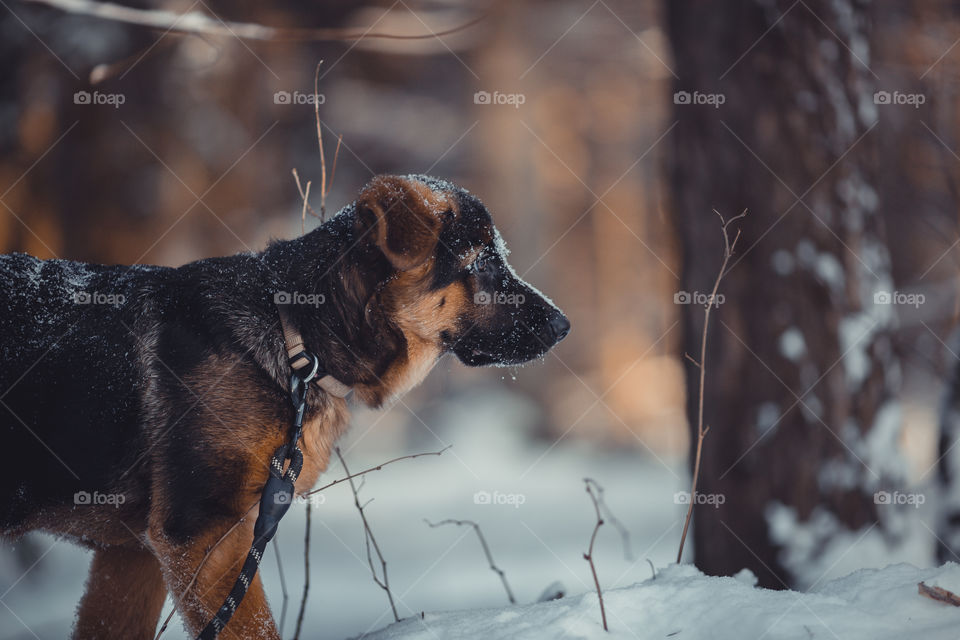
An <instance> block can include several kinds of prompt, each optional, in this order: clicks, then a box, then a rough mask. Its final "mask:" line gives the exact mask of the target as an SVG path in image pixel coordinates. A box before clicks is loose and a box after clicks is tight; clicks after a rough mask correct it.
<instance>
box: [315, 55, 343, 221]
mask: <svg viewBox="0 0 960 640" xmlns="http://www.w3.org/2000/svg"><path fill="white" fill-rule="evenodd" d="M321 65H323V60H321V61H320V62H318V63H317V68H316V69H315V70H314V72H313V115H314V118H315V119H316V121H317V144H318V145H319V146H320V220H323V219H324V218H326V217H327V194H328V193H330V189H331V187H333V178H334V175H335V174H336V172H337V158H338V157H339V156H340V143H341V142H343V136H342V135H341V136H339V137H338V138H337V148H336V150H335V151H334V152H333V171H331V173H330V182H329V184H328V183H327V158H326V155H325V154H324V151H323V127H322V125H321V124H320V98H319V96H320V67H321Z"/></svg>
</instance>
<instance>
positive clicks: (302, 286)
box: [0, 176, 569, 619]
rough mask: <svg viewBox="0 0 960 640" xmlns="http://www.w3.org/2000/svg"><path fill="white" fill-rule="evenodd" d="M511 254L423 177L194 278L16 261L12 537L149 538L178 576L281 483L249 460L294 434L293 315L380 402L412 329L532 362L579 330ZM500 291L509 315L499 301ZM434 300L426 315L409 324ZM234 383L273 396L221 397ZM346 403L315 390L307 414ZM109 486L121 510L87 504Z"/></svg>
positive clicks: (10, 269) (392, 184)
mask: <svg viewBox="0 0 960 640" xmlns="http://www.w3.org/2000/svg"><path fill="white" fill-rule="evenodd" d="M505 258H506V251H505V248H504V247H503V243H502V241H501V240H500V238H499V234H498V233H497V232H496V229H495V228H494V227H493V223H492V219H491V217H490V214H489V213H488V212H487V210H486V208H485V207H484V206H483V204H482V203H481V202H480V200H479V199H477V198H476V197H475V196H473V195H471V194H470V193H468V192H467V191H465V190H463V189H461V188H459V187H456V186H455V185H452V184H450V183H447V182H444V181H441V180H436V179H433V178H429V177H425V176H407V177H403V178H396V177H381V178H377V179H375V180H374V181H373V183H371V185H369V186H368V187H367V188H366V189H365V190H364V191H363V192H361V194H360V198H359V199H358V201H357V202H356V203H354V204H351V205H349V206H347V207H345V208H344V209H343V210H342V211H341V212H340V213H339V214H338V215H336V216H335V217H333V218H332V219H330V220H329V221H327V222H326V223H325V224H323V225H322V226H321V227H320V228H318V229H316V230H315V231H312V232H311V233H308V234H306V235H304V236H302V237H299V238H296V239H294V240H288V241H279V242H274V243H273V244H271V245H270V246H269V247H268V248H267V249H266V250H265V251H263V252H260V253H244V254H238V255H233V256H228V257H222V258H210V259H205V260H200V261H198V262H194V263H191V264H187V265H185V266H182V267H179V268H164V267H146V266H133V267H131V266H119V265H118V266H102V265H90V264H81V263H76V262H70V261H65V260H39V259H36V258H33V257H31V256H28V255H24V254H13V255H4V256H0V353H2V366H0V429H2V430H3V434H4V447H3V448H2V451H0V527H2V530H3V531H4V533H5V534H7V535H14V536H15V535H19V534H22V533H23V532H25V531H29V530H32V529H45V530H48V531H52V532H54V533H57V534H60V535H67V536H70V537H72V538H74V539H76V540H78V541H80V542H82V543H84V544H88V545H92V546H95V547H104V546H109V545H114V544H128V543H127V542H125V539H126V538H134V540H135V541H136V543H138V544H142V545H144V546H145V547H146V548H148V549H150V550H151V551H152V553H154V554H155V555H157V557H158V558H160V559H161V564H163V558H162V557H161V556H162V554H161V553H160V552H158V548H159V544H158V538H163V540H164V541H165V544H169V545H173V546H176V545H180V544H190V543H191V541H192V540H195V539H199V537H202V535H203V534H204V532H205V531H208V530H210V529H211V527H212V524H211V523H213V522H225V521H227V520H229V519H230V518H235V517H236V516H237V514H238V498H237V495H238V493H239V492H240V489H239V488H240V487H246V486H247V485H249V484H251V483H253V484H256V482H259V480H255V479H256V478H257V477H259V476H257V475H256V474H258V473H260V472H261V471H263V469H262V467H260V468H258V465H262V464H263V462H262V460H260V458H259V457H258V456H257V455H251V454H249V453H248V452H247V451H245V447H246V448H249V446H253V447H254V448H255V449H257V450H258V451H259V450H260V449H261V448H260V447H259V441H261V440H262V441H263V442H265V443H268V444H269V447H265V448H262V449H263V450H265V451H266V450H269V448H270V447H272V446H274V445H275V443H276V442H277V439H278V438H282V436H283V429H284V428H285V425H287V424H288V423H289V419H290V411H291V410H290V408H289V402H288V400H287V395H286V389H287V386H288V376H289V365H288V364H287V359H286V353H285V348H284V341H283V335H282V332H281V329H280V325H279V318H278V313H277V309H276V305H275V302H277V301H278V300H282V299H283V296H287V295H288V294H291V293H296V294H299V295H301V296H302V295H310V296H313V298H312V299H311V300H312V301H314V302H315V301H317V300H322V304H320V303H318V304H316V305H315V306H314V305H311V304H290V305H288V307H287V308H288V310H289V314H290V317H291V319H292V320H293V324H294V325H295V326H296V327H297V328H298V329H299V331H300V332H301V333H302V335H303V338H304V341H305V344H306V345H307V347H308V348H309V349H310V350H311V351H313V352H314V353H316V354H317V355H318V356H319V359H320V361H321V363H322V366H323V368H324V369H325V370H326V372H328V373H330V374H332V375H333V376H335V377H336V378H337V379H339V380H340V381H341V382H343V383H345V384H347V385H349V386H351V387H352V388H354V389H355V395H357V396H358V397H359V400H360V401H362V402H365V403H367V404H369V405H373V406H377V405H379V404H381V403H382V402H384V401H385V400H386V399H388V398H389V397H391V396H392V395H394V394H395V393H398V392H402V391H403V390H404V389H403V388H400V387H405V386H406V383H403V384H401V383H399V382H398V383H397V384H394V383H393V382H390V383H389V384H388V383H387V382H385V380H387V379H390V380H393V379H398V380H399V379H400V378H401V377H403V376H406V375H407V374H406V373H397V370H396V367H397V366H398V365H397V363H398V362H401V361H405V359H410V360H411V361H412V360H415V359H416V357H414V356H411V349H412V346H411V340H413V339H414V338H413V336H412V335H411V334H410V331H409V327H410V326H424V327H426V326H427V325H428V324H429V327H430V328H429V330H428V329H424V330H423V331H424V335H426V334H427V333H430V332H433V331H434V330H435V333H436V335H435V336H432V335H431V336H430V337H429V340H431V341H434V342H436V345H435V346H436V353H437V355H439V354H442V353H445V352H453V353H454V354H456V356H457V357H458V358H459V359H460V360H461V361H462V362H464V363H466V364H468V365H474V366H476V365H490V364H518V363H522V362H525V361H528V360H530V359H533V358H536V357H538V356H541V355H542V354H543V353H545V352H546V351H547V349H549V348H550V347H551V346H553V345H554V344H555V343H556V342H558V341H559V340H560V339H562V338H563V337H564V336H565V335H566V333H567V330H568V329H569V323H568V322H567V320H566V318H565V317H564V316H563V314H562V313H561V312H560V311H559V309H557V308H556V307H555V306H554V305H553V304H552V303H550V302H549V301H548V300H546V299H545V298H544V297H542V296H541V295H540V294H539V293H538V292H536V291H535V290H533V289H532V288H531V287H530V286H529V285H527V284H526V283H524V282H523V281H522V280H520V279H519V278H518V277H517V276H516V274H515V273H514V272H513V271H512V269H511V268H510V267H509V265H508V264H507V263H506V260H505ZM418 261H419V262H418ZM400 291H402V293H399V292H400ZM491 295H494V296H496V295H499V299H500V300H504V299H506V300H507V301H509V302H508V303H507V304H481V303H483V302H487V301H488V300H489V298H490V296H491ZM84 296H87V297H89V298H94V299H92V300H89V302H87V300H86V299H85V298H84ZM110 296H112V297H110ZM485 296H486V298H485ZM401 298H402V299H401ZM428 299H429V300H430V303H429V304H431V305H432V308H430V309H419V310H417V314H419V315H417V316H416V317H417V318H418V320H416V321H414V320H411V319H410V317H408V315H405V314H410V313H411V311H410V309H409V307H410V306H411V305H413V306H416V305H421V304H426V302H420V301H425V300H428ZM478 302H479V303H478ZM495 302H496V299H495ZM448 305H455V308H451V306H448ZM428 317H431V318H432V317H435V318H436V319H431V320H426V319H424V318H428ZM441 317H443V318H447V317H449V318H450V320H449V321H442V322H441V320H440V319H439V318H441ZM430 323H435V324H436V326H435V327H434V324H430ZM444 323H445V324H444ZM416 339H417V340H418V341H419V343H422V342H423V341H424V340H425V339H426V338H424V336H418V337H417V338H416ZM417 348H421V347H417ZM423 358H424V359H425V361H426V360H430V359H431V358H434V356H433V355H432V352H431V353H430V354H427V355H425V356H423ZM434 359H435V358H434ZM431 362H432V361H431ZM431 362H427V364H430V363H431ZM412 366H413V365H411V367H412ZM423 374H424V375H425V371H424V372H423ZM410 375H411V376H413V374H410ZM418 375H419V374H418ZM420 377H422V376H420ZM414 382H415V381H414ZM233 384H236V385H237V387H238V388H243V389H245V390H246V391H245V393H246V394H247V395H249V396H255V400H256V402H254V401H253V399H251V404H250V406H249V408H247V407H245V406H244V402H245V398H246V396H242V397H240V398H239V399H237V398H233V399H232V400H230V401H229V402H227V401H226V400H224V401H223V402H222V403H220V404H216V403H214V402H212V401H211V400H210V399H209V397H207V396H209V394H211V393H214V392H211V389H217V391H216V392H215V394H225V393H227V392H224V391H220V390H221V389H224V388H230V387H231V385H233ZM394 387H396V388H394ZM218 397H219V396H218ZM333 402H334V400H333V399H331V398H329V397H327V396H326V394H325V393H324V392H323V391H322V390H320V389H317V388H313V389H311V391H310V395H309V397H308V404H309V410H308V412H309V413H310V414H312V415H316V416H320V415H323V414H324V411H326V410H327V409H328V408H329V406H330V405H331V403H333ZM238 403H239V404H240V405H241V406H236V405H237V404H238ZM215 404H216V407H214V406H213V405H215ZM224 407H226V408H224ZM234 413H236V415H234ZM250 422H252V423H253V424H249V423H250ZM221 423H222V426H221ZM226 425H243V426H242V427H237V428H236V429H242V433H236V432H234V433H231V431H236V429H228V428H225V427H226ZM322 428H323V427H321V429H322ZM336 435H337V434H334V435H333V437H334V438H335V436H336ZM234 440H237V442H235V441H234ZM241 440H242V442H241ZM258 455H259V454H258ZM325 464H326V460H323V461H322V462H321V463H320V465H319V466H320V467H321V468H322V467H323V466H325ZM251 478H254V480H255V481H254V480H251ZM298 489H299V485H298ZM94 491H96V492H100V493H101V494H116V495H122V496H123V503H122V504H120V505H118V506H105V507H98V506H97V505H77V504H76V500H75V495H76V494H78V492H90V493H93V492H94ZM84 509H87V510H88V511H83V510H84ZM90 510H93V511H95V512H96V513H98V514H99V515H98V516H96V517H95V518H94V519H93V520H91V519H90V518H89V517H88V516H87V515H86V514H88V513H90ZM81 514H83V515H82V516H81ZM92 521H96V525H95V526H94V525H91V522H92ZM117 523H119V524H120V525H122V526H116V525H117ZM128 532H129V533H128ZM240 547H242V545H240ZM164 570H165V571H168V570H171V571H172V569H168V568H167V567H166V566H164ZM167 578H168V583H170V579H169V575H168V576H167ZM81 617H82V616H81ZM198 619H199V618H198Z"/></svg>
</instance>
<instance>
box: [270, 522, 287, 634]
mask: <svg viewBox="0 0 960 640" xmlns="http://www.w3.org/2000/svg"><path fill="white" fill-rule="evenodd" d="M273 553H274V555H275V556H276V558H277V571H278V572H279V573H280V591H281V593H283V607H281V609H280V628H279V629H277V631H278V632H279V633H280V636H281V637H283V627H284V623H285V622H286V621H287V605H288V604H289V603H290V594H289V593H287V577H286V576H285V575H283V560H282V559H281V558H280V544H279V543H278V542H277V538H274V539H273Z"/></svg>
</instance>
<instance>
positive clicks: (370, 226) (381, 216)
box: [357, 176, 442, 271]
mask: <svg viewBox="0 0 960 640" xmlns="http://www.w3.org/2000/svg"><path fill="white" fill-rule="evenodd" d="M440 207H441V203H440V202H439V201H438V199H437V196H436V195H435V194H434V192H433V191H432V190H431V189H430V188H429V187H427V186H426V185H424V184H422V183H420V182H417V181H416V180H411V179H408V178H401V177H398V176H377V177H375V178H374V179H373V180H371V181H370V183H369V184H368V185H367V186H366V187H364V189H363V191H362V192H361V193H360V197H359V198H358V199H357V213H358V219H359V221H360V224H361V225H362V227H363V232H365V233H367V234H368V237H370V238H372V240H373V243H374V244H375V245H376V246H377V247H378V248H379V249H380V251H382V252H383V255H385V256H386V257H387V259H388V260H389V261H390V264H392V265H393V266H394V267H396V268H397V269H400V270H401V271H406V270H408V269H412V268H414V267H417V266H419V265H421V264H423V263H424V262H426V260H427V259H428V258H429V257H430V256H431V255H432V254H433V250H434V248H435V247H436V245H437V240H438V239H439V237H440V228H441V226H442V220H441V218H440V213H439V211H440Z"/></svg>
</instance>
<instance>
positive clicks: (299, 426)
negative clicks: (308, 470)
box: [197, 352, 319, 640]
mask: <svg viewBox="0 0 960 640" xmlns="http://www.w3.org/2000/svg"><path fill="white" fill-rule="evenodd" d="M304 355H305V356H306V357H308V358H310V359H311V360H312V361H313V366H308V367H302V368H299V369H293V373H292V374H291V375H290V400H291V402H293V410H294V418H293V427H292V429H291V430H290V440H289V441H288V442H287V443H286V444H283V445H281V446H279V447H277V450H276V451H274V452H273V457H272V458H271V459H270V475H269V476H268V477H267V483H266V484H265V485H263V493H262V494H261V496H260V513H259V515H257V521H256V523H254V525H253V544H252V545H251V547H250V553H248V554H247V559H246V561H245V562H244V563H243V569H242V570H241V571H240V575H239V576H237V581H236V582H235V583H234V584H233V589H231V590H230V595H228V596H227V599H226V600H225V601H224V603H223V605H222V606H221V607H220V609H219V610H218V611H217V615H215V616H214V617H213V620H211V621H210V622H209V623H208V624H207V626H206V627H204V629H203V631H201V632H200V635H198V636H197V640H214V639H215V638H216V637H217V636H218V635H219V634H220V632H221V631H223V628H224V627H225V626H227V623H228V622H230V618H232V617H233V614H234V613H235V612H236V610H237V607H239V606H240V602H241V601H242V600H243V597H244V596H245V595H247V590H248V589H249V588H250V583H251V582H253V579H254V577H255V576H256V575H257V569H258V568H259V567H260V561H261V560H262V559H263V550H264V549H265V548H266V547H267V543H268V542H270V541H271V540H272V539H273V536H274V535H276V533H277V526H278V525H279V524H280V519H281V518H283V516H284V514H286V513H287V510H288V509H289V508H290V504H291V503H292V502H293V495H294V483H295V482H296V481H297V476H299V475H300V470H301V469H302V468H303V452H302V451H300V447H298V446H297V441H298V440H300V434H301V433H302V432H303V414H304V412H305V411H306V407H307V386H308V385H309V383H310V381H311V380H312V379H313V378H314V377H315V376H316V375H317V369H318V366H317V364H318V362H319V361H318V360H317V357H316V356H315V355H313V354H309V353H306V352H302V353H301V354H298V358H300V357H303V356H304ZM287 460H289V461H290V466H289V467H287V470H286V472H284V471H283V465H284V463H285V462H286V461H287Z"/></svg>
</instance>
